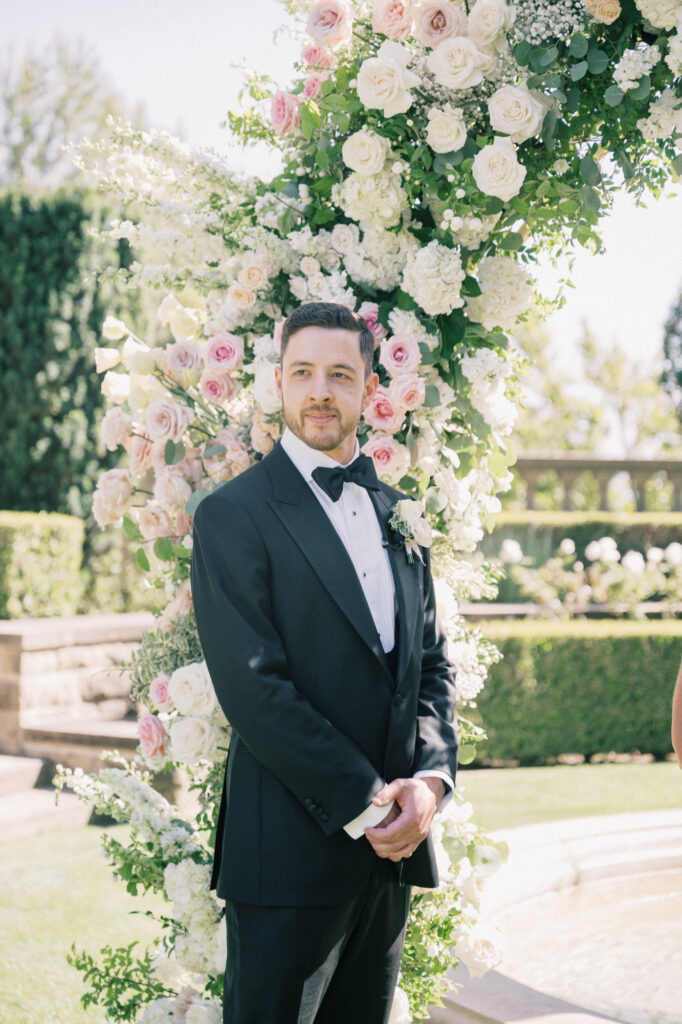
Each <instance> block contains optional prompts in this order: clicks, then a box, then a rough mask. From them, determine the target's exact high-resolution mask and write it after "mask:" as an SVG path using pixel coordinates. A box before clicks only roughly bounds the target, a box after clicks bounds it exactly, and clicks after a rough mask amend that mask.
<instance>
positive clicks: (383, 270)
mask: <svg viewBox="0 0 682 1024" xmlns="http://www.w3.org/2000/svg"><path fill="white" fill-rule="evenodd" d="M351 226H352V227H354V228H355V225H344V227H351ZM355 230H356V231H357V228H355ZM418 249H419V243H418V242H417V240H416V238H415V237H414V235H412V234H410V232H409V231H407V230H406V229H405V228H403V229H402V230H400V231H398V232H397V233H395V232H393V231H385V230H384V229H383V228H380V227H365V229H364V231H363V235H362V241H361V242H360V241H359V240H358V242H357V243H356V244H355V246H354V247H352V248H351V249H349V251H348V252H347V253H346V254H345V255H344V267H345V269H346V270H347V272H348V274H349V275H350V277H351V279H352V280H353V281H355V282H356V283H357V284H365V285H368V286H369V287H370V288H382V289H390V288H397V286H398V285H399V284H400V277H401V274H402V270H403V267H404V266H405V263H406V261H407V259H408V257H409V256H410V255H411V254H412V253H414V252H416V251H417V250H418Z"/></svg>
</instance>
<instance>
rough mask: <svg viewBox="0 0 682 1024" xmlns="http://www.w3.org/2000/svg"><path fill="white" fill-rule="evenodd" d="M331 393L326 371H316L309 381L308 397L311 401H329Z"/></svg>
mask: <svg viewBox="0 0 682 1024" xmlns="http://www.w3.org/2000/svg"><path fill="white" fill-rule="evenodd" d="M331 397H332V393H331V390H330V387H329V379H328V377H327V375H326V373H318V374H315V376H314V377H313V378H312V380H311V382H310V398H311V400H312V401H313V402H329V401H330V400H331Z"/></svg>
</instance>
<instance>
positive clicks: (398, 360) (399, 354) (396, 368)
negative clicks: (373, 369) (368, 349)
mask: <svg viewBox="0 0 682 1024" xmlns="http://www.w3.org/2000/svg"><path fill="white" fill-rule="evenodd" d="M380 358H381V363H382V365H383V366H385V367H386V369H387V370H388V373H389V374H390V375H391V377H397V376H398V374H400V373H413V372H414V371H415V370H416V369H417V367H418V366H419V364H420V363H421V360H422V357H421V352H420V351H419V345H418V343H417V342H416V341H415V339H414V338H410V337H409V336H408V335H406V334H394V335H393V337H392V338H386V339H385V341H382V343H381V356H380Z"/></svg>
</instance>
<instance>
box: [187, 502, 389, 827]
mask: <svg viewBox="0 0 682 1024" xmlns="http://www.w3.org/2000/svg"><path fill="white" fill-rule="evenodd" d="M269 576H270V560H269V556H268V552H267V549H266V547H265V545H264V543H263V540H262V537H261V536H260V534H259V532H258V530H257V528H256V526H255V524H254V522H253V518H252V517H251V516H250V515H249V514H248V511H247V509H246V508H244V507H242V506H241V505H240V504H238V503H237V502H235V501H233V500H229V499H228V498H227V497H226V496H225V495H224V492H223V493H221V495H220V497H218V496H217V495H216V496H215V497H211V498H206V499H204V501H203V502H202V503H201V504H200V505H199V507H198V508H197V511H196V515H195V519H194V544H193V550H192V596H193V601H194V610H195V615H196V621H197V628H198V631H199V639H200V641H201V645H202V648H203V652H204V657H205V659H206V664H207V666H208V671H209V673H210V676H211V680H212V682H213V686H214V688H215V691H216V695H217V697H218V700H219V702H220V705H221V707H222V709H223V711H224V712H225V715H226V717H227V720H228V722H229V723H230V724H231V726H232V727H233V728H234V729H235V731H236V732H237V733H238V734H239V736H240V737H241V738H242V740H243V741H244V742H245V744H246V745H247V747H248V749H249V750H250V752H251V753H252V754H253V756H254V757H255V758H256V759H257V760H258V761H259V762H260V763H261V764H263V765H264V766H265V767H266V768H268V769H269V770H270V771H271V772H273V773H274V774H275V775H276V776H277V778H278V779H279V780H280V781H281V782H282V783H283V784H284V785H285V786H287V787H288V788H289V789H290V790H291V791H292V793H294V795H295V796H296V797H297V798H298V800H299V801H300V802H301V804H302V805H303V806H304V808H305V809H306V810H307V811H308V812H309V813H310V814H311V815H312V816H313V818H314V819H315V820H316V821H317V823H318V825H319V826H320V828H321V829H322V831H323V832H324V833H325V834H326V835H332V834H333V833H334V832H336V831H337V830H338V829H341V828H342V827H343V826H344V825H345V824H346V823H347V822H348V821H350V820H351V819H352V818H353V817H355V816H356V815H357V814H358V813H359V812H360V811H361V810H362V809H363V808H364V807H366V806H367V805H368V804H369V803H370V802H371V800H372V797H373V796H374V795H375V794H376V793H378V792H379V790H380V789H381V788H382V786H383V785H384V782H383V780H382V779H381V778H380V777H379V776H378V775H377V773H376V771H375V769H374V768H373V767H372V765H371V763H370V762H369V760H368V759H367V758H366V757H365V755H364V754H363V753H362V752H361V751H360V750H359V749H358V748H357V747H356V746H355V744H354V743H353V742H352V741H351V740H350V739H348V737H347V736H345V735H344V734H343V733H341V732H339V730H338V729H336V728H335V727H334V726H333V725H332V723H331V722H329V721H328V719H326V718H325V717H324V716H323V715H322V714H320V712H318V711H317V710H316V709H315V708H314V707H313V706H312V705H311V704H310V702H309V701H308V700H307V699H306V698H305V697H304V696H303V695H302V694H301V693H300V692H299V690H297V688H296V684H295V682H294V681H293V680H291V679H290V678H289V677H288V671H287V660H286V655H285V652H284V649H283V646H282V643H281V640H280V637H279V635H278V632H277V629H276V627H275V624H274V615H273V609H272V607H271V590H270V585H269Z"/></svg>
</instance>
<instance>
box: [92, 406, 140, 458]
mask: <svg viewBox="0 0 682 1024" xmlns="http://www.w3.org/2000/svg"><path fill="white" fill-rule="evenodd" d="M132 429H133V417H132V416H130V415H129V414H128V413H127V412H124V411H123V409H121V407H120V405H115V406H114V407H113V408H112V409H109V410H108V412H107V413H106V415H105V416H104V419H103V420H102V422H101V424H100V437H101V438H102V444H103V445H104V447H105V448H106V449H107V450H108V451H110V452H113V451H116V449H117V448H118V446H119V445H121V444H125V442H126V441H127V440H128V437H129V436H130V431H131V430H132Z"/></svg>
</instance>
